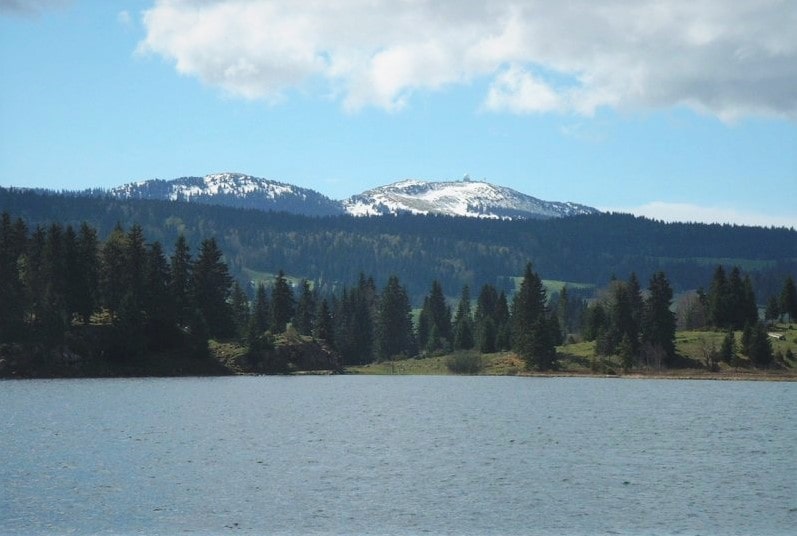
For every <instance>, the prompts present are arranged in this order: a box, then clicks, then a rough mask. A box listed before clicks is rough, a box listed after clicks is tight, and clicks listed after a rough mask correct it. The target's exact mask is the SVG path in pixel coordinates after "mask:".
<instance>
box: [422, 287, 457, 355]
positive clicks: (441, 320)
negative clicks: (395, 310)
mask: <svg viewBox="0 0 797 536" xmlns="http://www.w3.org/2000/svg"><path fill="white" fill-rule="evenodd" d="M421 317H422V319H423V321H424V323H425V326H424V330H425V334H427V336H426V345H425V347H426V350H428V351H430V352H434V351H437V350H441V349H442V350H444V351H445V350H448V349H449V348H450V347H451V342H452V340H451V335H452V333H451V308H450V307H449V306H448V305H447V304H446V298H445V295H444V294H443V287H442V286H441V285H440V283H439V282H438V281H436V280H435V281H433V282H432V288H431V290H430V291H429V294H428V295H427V296H426V298H425V299H424V307H423V310H422V311H421ZM419 331H420V330H419ZM419 335H420V333H419ZM420 338H422V337H420V336H419V339H420Z"/></svg>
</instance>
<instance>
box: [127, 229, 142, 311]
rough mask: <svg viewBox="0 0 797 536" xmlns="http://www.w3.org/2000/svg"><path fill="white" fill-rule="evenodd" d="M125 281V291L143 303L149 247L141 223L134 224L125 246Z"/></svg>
mask: <svg viewBox="0 0 797 536" xmlns="http://www.w3.org/2000/svg"><path fill="white" fill-rule="evenodd" d="M124 262H125V269H124V272H123V273H124V274H125V278H124V283H125V292H130V293H132V294H133V297H134V298H135V302H136V303H137V304H139V305H142V302H143V301H144V295H145V292H144V287H145V278H146V274H145V270H146V266H147V247H146V244H145V241H144V231H143V230H142V229H141V226H140V225H133V226H132V227H131V228H130V231H129V232H128V233H127V240H125V248H124Z"/></svg>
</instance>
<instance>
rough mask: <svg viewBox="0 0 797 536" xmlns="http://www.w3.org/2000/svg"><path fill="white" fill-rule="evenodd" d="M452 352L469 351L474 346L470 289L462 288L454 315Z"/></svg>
mask: <svg viewBox="0 0 797 536" xmlns="http://www.w3.org/2000/svg"><path fill="white" fill-rule="evenodd" d="M453 342H454V350H470V349H472V348H473V346H474V345H475V343H474V340H473V319H472V318H471V313H470V289H469V288H468V286H467V285H465V286H464V287H463V288H462V296H460V298H459V305H458V306H457V312H456V314H455V315H454V341H453Z"/></svg>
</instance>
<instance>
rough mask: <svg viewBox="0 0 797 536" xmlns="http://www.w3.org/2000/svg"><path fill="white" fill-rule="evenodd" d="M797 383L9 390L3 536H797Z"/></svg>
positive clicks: (2, 424)
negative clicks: (577, 535) (49, 535)
mask: <svg viewBox="0 0 797 536" xmlns="http://www.w3.org/2000/svg"><path fill="white" fill-rule="evenodd" d="M796 415H797V384H793V383H769V382H708V381H707V382H703V381H656V380H612V379H565V378H560V379H530V378H509V377H500V378H490V377H484V378H473V377H470V378H461V377H351V376H339V377H303V378H290V377H279V378H274V377H233V378H214V379H197V378H190V379H130V380H127V379H121V380H64V381H5V382H0V460H2V464H1V465H0V533H3V534H131V533H138V534H225V533H229V534H235V533H240V534H245V533H250V534H251V533H258V534H421V533H429V534H474V535H477V534H539V535H570V534H634V535H647V534H651V535H652V534H723V535H725V534H728V535H733V534H756V535H764V534H789V533H791V534H794V533H795V530H797V529H796V527H797V419H796V418H795V416H796Z"/></svg>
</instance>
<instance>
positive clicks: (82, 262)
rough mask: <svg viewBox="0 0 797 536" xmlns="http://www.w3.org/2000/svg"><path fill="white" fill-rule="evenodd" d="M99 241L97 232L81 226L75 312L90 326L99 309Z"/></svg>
mask: <svg viewBox="0 0 797 536" xmlns="http://www.w3.org/2000/svg"><path fill="white" fill-rule="evenodd" d="M99 251H100V248H99V240H98V239H97V231H96V230H94V228H92V227H90V226H89V225H88V224H87V223H85V222H84V223H82V224H81V225H80V231H79V232H78V238H77V269H76V274H75V275H76V282H75V285H76V286H77V288H76V290H75V294H74V296H75V299H76V303H75V312H77V313H78V314H79V315H80V317H81V318H82V319H83V323H84V324H88V323H89V321H90V320H91V315H92V313H93V312H94V310H95V309H96V307H97V301H98V286H99V277H100V275H99V274H100V259H99Z"/></svg>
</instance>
